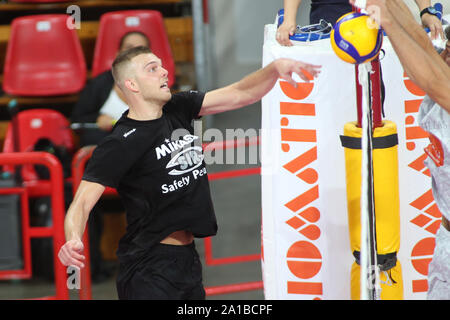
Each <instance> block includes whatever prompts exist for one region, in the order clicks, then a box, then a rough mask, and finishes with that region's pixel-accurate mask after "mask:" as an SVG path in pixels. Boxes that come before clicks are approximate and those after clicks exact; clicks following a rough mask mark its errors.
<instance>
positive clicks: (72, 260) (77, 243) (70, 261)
mask: <svg viewBox="0 0 450 320" xmlns="http://www.w3.org/2000/svg"><path fill="white" fill-rule="evenodd" d="M83 249H84V245H83V242H82V241H81V240H79V239H75V240H69V241H67V242H66V243H65V244H64V245H63V246H62V247H61V249H60V250H59V253H58V258H59V260H60V261H61V263H62V264H63V265H65V266H66V267H68V266H75V267H78V268H80V269H81V268H84V261H85V257H84V256H83V255H82V254H81V253H82V252H83Z"/></svg>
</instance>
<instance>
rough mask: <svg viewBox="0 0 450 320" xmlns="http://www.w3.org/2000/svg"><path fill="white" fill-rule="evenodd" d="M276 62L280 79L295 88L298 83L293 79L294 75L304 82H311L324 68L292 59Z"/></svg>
mask: <svg viewBox="0 0 450 320" xmlns="http://www.w3.org/2000/svg"><path fill="white" fill-rule="evenodd" d="M275 62H276V68H277V71H278V74H279V75H280V77H281V78H282V79H284V80H286V81H287V82H289V83H290V84H291V85H292V86H294V87H297V82H296V81H295V80H294V79H292V73H296V74H298V75H299V76H300V78H301V79H302V80H304V81H306V82H309V80H310V78H311V76H312V77H317V76H318V75H319V73H320V69H321V68H322V66H318V65H313V64H309V63H305V62H301V61H296V60H292V59H278V60H276V61H275Z"/></svg>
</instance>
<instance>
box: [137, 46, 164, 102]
mask: <svg viewBox="0 0 450 320" xmlns="http://www.w3.org/2000/svg"><path fill="white" fill-rule="evenodd" d="M132 61H133V64H134V68H135V81H136V83H137V85H138V88H139V91H140V93H141V95H142V97H143V98H144V100H146V101H150V102H156V103H159V104H160V103H162V104H164V103H166V102H167V101H169V100H170V98H171V97H172V94H171V92H170V88H169V86H168V81H169V79H168V77H167V76H168V72H167V70H166V69H164V68H163V67H162V64H161V60H160V59H159V58H158V57H157V56H156V55H154V54H153V53H148V54H141V55H138V56H136V57H134V58H133V59H132Z"/></svg>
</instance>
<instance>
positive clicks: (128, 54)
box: [111, 46, 152, 86]
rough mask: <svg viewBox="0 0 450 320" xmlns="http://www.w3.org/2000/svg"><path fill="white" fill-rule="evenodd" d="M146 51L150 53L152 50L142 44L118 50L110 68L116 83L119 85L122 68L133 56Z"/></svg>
mask: <svg viewBox="0 0 450 320" xmlns="http://www.w3.org/2000/svg"><path fill="white" fill-rule="evenodd" d="M148 53H152V50H150V48H148V47H144V46H139V47H134V48H130V49H128V50H125V51H122V52H120V53H119V54H118V55H117V57H116V59H114V62H113V63H112V68H111V71H112V75H113V78H114V81H115V82H116V84H117V85H119V86H120V79H121V77H122V73H123V70H124V69H125V67H126V66H127V65H128V64H129V63H130V62H131V60H132V59H133V58H134V57H136V56H139V55H141V54H148Z"/></svg>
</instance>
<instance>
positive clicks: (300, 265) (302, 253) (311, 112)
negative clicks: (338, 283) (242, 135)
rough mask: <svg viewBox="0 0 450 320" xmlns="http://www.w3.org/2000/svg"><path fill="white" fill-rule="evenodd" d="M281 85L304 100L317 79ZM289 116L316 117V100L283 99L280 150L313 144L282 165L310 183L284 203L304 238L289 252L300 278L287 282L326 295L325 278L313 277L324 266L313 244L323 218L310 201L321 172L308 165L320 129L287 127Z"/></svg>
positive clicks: (293, 290)
mask: <svg viewBox="0 0 450 320" xmlns="http://www.w3.org/2000/svg"><path fill="white" fill-rule="evenodd" d="M310 80H313V78H312V77H310ZM280 88H281V90H282V91H283V93H284V94H285V95H286V96H287V97H288V98H290V99H293V100H303V99H305V98H307V97H308V96H309V94H310V93H311V92H312V90H313V88H314V83H313V82H312V81H311V82H309V83H297V87H296V88H294V87H293V86H291V85H290V84H288V83H287V82H285V81H280ZM288 116H290V117H294V116H300V117H305V116H306V117H315V116H316V111H315V104H313V103H303V102H280V117H281V119H280V125H281V150H282V151H283V152H286V153H288V154H289V155H290V153H291V147H290V146H291V144H292V143H309V144H311V143H313V144H314V146H313V147H312V148H311V149H309V150H307V151H306V152H304V153H302V154H300V155H298V154H293V155H292V156H293V157H292V158H291V159H290V160H289V161H288V162H287V163H286V164H284V165H283V168H284V169H286V170H287V171H288V172H290V173H292V174H293V175H295V176H296V177H297V178H299V179H300V180H301V181H302V182H304V183H306V184H307V185H309V186H310V187H309V188H308V190H307V191H305V192H302V193H301V194H299V195H298V196H296V197H295V198H294V199H292V200H290V201H288V202H287V203H286V204H285V207H286V208H288V209H289V210H290V211H291V212H293V213H294V214H295V215H293V216H292V217H291V218H290V219H288V220H287V221H286V224H287V225H289V226H290V227H291V228H292V230H295V231H296V232H298V233H300V234H301V235H303V236H304V238H305V239H304V240H302V241H297V242H295V243H292V244H291V245H290V247H289V249H288V251H287V254H286V263H287V266H288V269H289V271H290V272H291V273H292V275H294V276H295V277H296V278H297V279H298V281H288V282H287V293H288V294H297V295H313V296H315V298H314V299H320V298H321V296H322V295H323V285H322V282H312V281H310V279H312V278H313V277H315V276H316V275H317V274H319V272H320V271H321V269H322V254H321V252H320V250H319V249H318V248H317V246H316V245H315V244H314V242H315V241H316V240H317V239H318V238H319V237H320V234H321V230H320V228H319V227H318V226H317V225H316V223H317V222H318V221H319V220H320V211H319V209H318V208H316V207H314V206H311V203H313V202H314V201H315V200H317V199H318V198H319V186H318V183H317V181H318V178H319V175H318V173H317V171H316V170H315V169H313V168H311V167H309V166H310V165H311V164H312V163H313V162H315V161H316V160H317V145H316V143H317V138H316V135H317V133H316V130H315V129H298V128H288V126H289V118H288ZM292 153H293V152H292ZM305 280H306V281H305Z"/></svg>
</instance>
